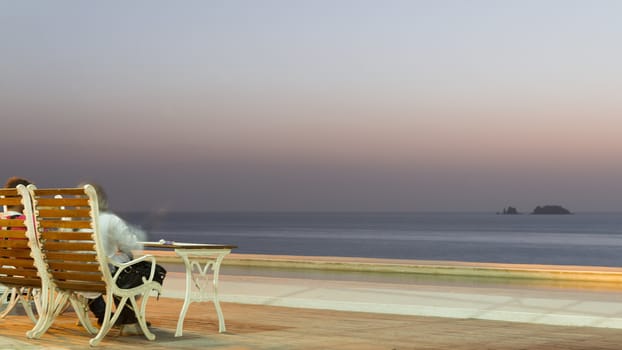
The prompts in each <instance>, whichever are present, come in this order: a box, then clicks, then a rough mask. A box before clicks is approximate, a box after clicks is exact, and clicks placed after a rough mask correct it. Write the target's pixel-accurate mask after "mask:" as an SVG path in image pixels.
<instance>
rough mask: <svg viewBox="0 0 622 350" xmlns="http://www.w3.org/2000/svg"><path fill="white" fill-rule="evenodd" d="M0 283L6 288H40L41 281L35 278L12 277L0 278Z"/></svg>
mask: <svg viewBox="0 0 622 350" xmlns="http://www.w3.org/2000/svg"><path fill="white" fill-rule="evenodd" d="M0 283H2V284H4V285H6V286H16V287H37V288H40V287H41V279H40V278H39V277H37V278H24V277H12V276H0Z"/></svg>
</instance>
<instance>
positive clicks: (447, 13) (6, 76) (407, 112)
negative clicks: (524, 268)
mask: <svg viewBox="0 0 622 350" xmlns="http://www.w3.org/2000/svg"><path fill="white" fill-rule="evenodd" d="M621 14H622V2H620V1H613V0H612V1H598V0H596V1H588V0H586V1H573V0H567V1H566V0H563V1H562V0H559V1H558V0H539V1H531V0H521V1H510V0H506V1H496V0H495V1H493V0H472V1H461V0H430V1H423V0H422V1H416V0H412V1H396V0H382V1H367V0H356V1H355V0H352V1H349V0H331V1H325V0H297V1H291V0H261V1H255V0H247V1H240V0H227V1H216V0H206V1H157V0H155V1H130V2H128V1H114V0H113V1H99V2H91V1H66V0H60V1H28V0H25V1H9V0H0V45H1V46H0V47H1V50H2V54H1V55H0V72H1V78H0V118H1V120H0V123H1V125H0V130H1V137H0V148H1V149H2V154H3V158H2V166H0V177H1V178H7V177H9V176H23V177H27V178H29V179H31V180H32V181H33V182H35V183H36V184H37V185H38V186H39V187H65V186H74V185H77V184H78V183H80V182H82V181H91V182H97V183H100V184H102V185H103V186H104V187H105V188H106V190H107V192H108V194H109V197H110V202H111V207H112V209H115V210H123V211H127V210H140V211H143V210H146V211H158V210H167V211H177V210H179V211H186V210H191V211H238V210H241V211H489V212H497V211H500V210H502V209H503V208H504V207H506V206H509V205H511V206H514V207H517V208H518V209H519V211H523V212H530V211H531V210H533V208H535V207H536V206H537V205H545V204H559V205H563V206H565V207H567V208H568V209H570V210H571V211H575V212H579V211H622V181H621V179H622V162H621V161H620V155H622V141H621V137H620V135H621V132H622V102H621V100H620V91H621V90H622V64H620V62H622V46H621V45H620V44H619V41H620V38H621V37H622V21H620V20H619V19H620V15H621Z"/></svg>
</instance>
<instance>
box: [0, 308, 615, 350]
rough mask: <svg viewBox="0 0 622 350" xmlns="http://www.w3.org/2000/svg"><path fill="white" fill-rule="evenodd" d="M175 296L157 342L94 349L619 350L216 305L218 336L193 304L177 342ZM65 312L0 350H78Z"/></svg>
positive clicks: (580, 341)
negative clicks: (220, 314)
mask: <svg viewBox="0 0 622 350" xmlns="http://www.w3.org/2000/svg"><path fill="white" fill-rule="evenodd" d="M181 306H182V301H181V300H178V299H169V298H160V300H155V299H153V300H150V304H149V306H148V310H147V317H148V320H149V321H150V322H151V323H152V329H153V332H154V333H155V334H156V336H157V338H156V340H155V341H153V342H150V341H148V340H146V339H145V338H144V337H143V336H142V335H120V334H119V331H118V330H113V331H111V332H110V334H109V335H108V336H107V337H106V338H104V340H103V341H102V343H101V345H100V346H99V347H97V348H99V349H102V350H106V349H110V350H112V349H114V350H119V349H143V348H145V347H148V348H149V349H156V350H159V349H171V348H176V349H217V350H233V349H236V350H246V349H249V350H250V349H258V350H264V349H265V350H268V349H270V350H275V349H340V350H348V349H352V350H355V349H356V350H366V349H369V350H372V349H374V350H375V349H388V350H393V349H395V350H406V349H411V350H412V349H434V350H483V349H495V350H519V349H520V350H524V349H530V350H545V349H546V350H555V349H564V350H579V349H601V350H614V349H615V350H619V349H620V348H621V345H620V344H622V332H620V331H619V330H617V329H607V328H589V327H564V326H548V325H537V324H529V323H514V322H500V321H486V320H474V319H449V318H439V317H419V316H400V315H388V314H371V313H358V312H341V311H330V310H313V309H297V308H286V307H276V306H264V305H247V304H236V303H222V307H223V311H224V315H225V320H226V323H227V332H226V333H223V334H220V333H218V320H217V318H216V313H215V311H214V308H213V305H212V304H210V303H200V304H199V303H197V304H193V305H192V306H191V308H190V310H189V311H188V314H187V316H186V321H185V324H184V336H183V337H179V338H175V337H174V333H175V327H176V322H177V316H178V314H179V311H180V309H181ZM76 320H77V318H76V317H75V315H74V314H73V312H71V311H69V312H66V313H65V314H63V315H61V316H60V317H59V319H58V322H57V323H55V325H54V326H53V327H52V328H51V329H50V330H49V331H48V333H46V334H45V335H44V336H43V337H42V338H41V339H38V340H33V339H28V338H26V336H25V333H26V331H27V330H28V329H30V328H31V327H32V323H31V322H30V321H29V320H28V318H27V317H26V316H23V315H9V316H8V317H7V318H5V319H4V320H0V323H2V326H1V328H0V329H1V330H0V349H84V348H88V339H89V335H88V334H87V333H86V331H85V330H84V329H83V328H82V327H80V326H78V325H77V324H76Z"/></svg>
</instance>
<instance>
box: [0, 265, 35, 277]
mask: <svg viewBox="0 0 622 350" xmlns="http://www.w3.org/2000/svg"><path fill="white" fill-rule="evenodd" d="M0 275H8V276H22V277H31V278H33V277H34V278H36V277H37V276H38V275H37V269H25V268H16V269H12V268H10V267H0Z"/></svg>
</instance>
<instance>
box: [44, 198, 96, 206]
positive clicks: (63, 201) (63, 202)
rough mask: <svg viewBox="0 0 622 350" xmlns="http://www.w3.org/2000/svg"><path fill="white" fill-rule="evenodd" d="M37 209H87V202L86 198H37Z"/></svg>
mask: <svg viewBox="0 0 622 350" xmlns="http://www.w3.org/2000/svg"><path fill="white" fill-rule="evenodd" d="M36 206H37V207H50V208H60V207H88V206H89V200H88V199H87V198H37V200H36Z"/></svg>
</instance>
